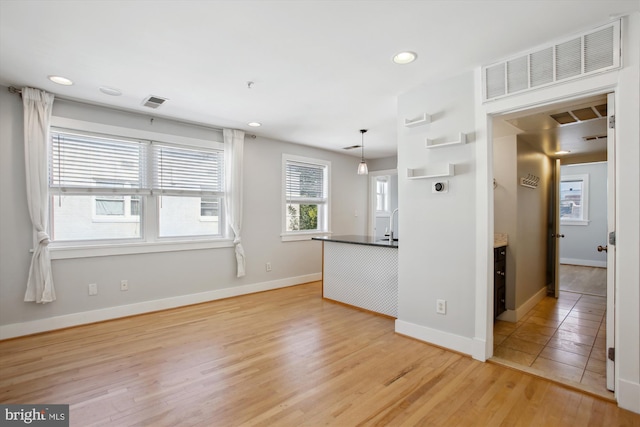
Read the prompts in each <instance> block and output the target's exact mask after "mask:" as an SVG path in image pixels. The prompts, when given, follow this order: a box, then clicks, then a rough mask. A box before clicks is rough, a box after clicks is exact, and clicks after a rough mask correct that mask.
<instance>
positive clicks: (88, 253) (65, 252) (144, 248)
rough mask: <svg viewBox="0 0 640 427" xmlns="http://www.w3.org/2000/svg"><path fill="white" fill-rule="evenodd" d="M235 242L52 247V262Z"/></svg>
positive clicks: (189, 248)
mask: <svg viewBox="0 0 640 427" xmlns="http://www.w3.org/2000/svg"><path fill="white" fill-rule="evenodd" d="M232 247H233V240H230V239H218V240H201V241H198V240H191V241H166V242H154V243H142V242H141V243H121V244H104V245H97V244H96V245H88V246H60V247H55V246H53V245H52V246H50V247H49V254H50V256H51V259H52V260H55V259H71V258H91V257H100V256H113V255H131V254H147V253H156V252H173V251H193V250H199V249H218V248H232Z"/></svg>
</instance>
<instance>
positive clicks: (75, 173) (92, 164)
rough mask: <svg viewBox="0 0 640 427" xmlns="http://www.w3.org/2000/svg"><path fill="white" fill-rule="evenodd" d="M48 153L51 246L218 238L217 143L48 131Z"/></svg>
mask: <svg viewBox="0 0 640 427" xmlns="http://www.w3.org/2000/svg"><path fill="white" fill-rule="evenodd" d="M50 156H51V158H50V170H49V186H50V193H51V209H50V212H51V233H50V234H51V236H52V241H53V242H54V247H55V246H56V245H58V246H65V245H66V246H68V245H70V244H71V242H72V243H73V244H75V245H78V244H79V245H83V244H84V245H86V244H92V245H96V244H100V243H104V244H108V243H124V242H132V243H136V242H138V243H157V242H162V239H173V240H175V239H177V238H180V239H183V240H185V239H186V240H193V239H211V238H221V237H224V234H225V231H226V227H225V222H224V216H223V211H224V209H223V206H224V192H223V191H224V183H223V177H224V152H223V150H222V148H221V145H220V147H218V148H217V149H205V148H195V147H185V146H178V145H172V144H168V143H156V142H147V141H139V140H132V139H127V138H121V137H113V136H103V135H100V136H97V135H93V134H89V133H82V132H75V131H67V130H61V129H52V130H51V150H50ZM65 242H66V243H65Z"/></svg>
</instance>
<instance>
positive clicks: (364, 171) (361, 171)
mask: <svg viewBox="0 0 640 427" xmlns="http://www.w3.org/2000/svg"><path fill="white" fill-rule="evenodd" d="M366 131H367V130H366V129H360V133H361V134H362V144H361V145H360V147H361V148H362V157H361V159H360V164H359V165H358V175H368V174H369V169H368V168H367V162H365V161H364V133H365V132H366Z"/></svg>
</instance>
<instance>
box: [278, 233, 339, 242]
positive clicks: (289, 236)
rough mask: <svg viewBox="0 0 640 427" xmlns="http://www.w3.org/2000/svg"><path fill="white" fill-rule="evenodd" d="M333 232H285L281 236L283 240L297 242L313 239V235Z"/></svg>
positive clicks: (328, 234)
mask: <svg viewBox="0 0 640 427" xmlns="http://www.w3.org/2000/svg"><path fill="white" fill-rule="evenodd" d="M330 235H331V232H330V231H326V232H321V231H311V232H304V231H302V232H299V233H283V234H281V235H280V238H281V239H282V241H283V242H296V241H300V240H311V239H312V238H313V237H322V236H330Z"/></svg>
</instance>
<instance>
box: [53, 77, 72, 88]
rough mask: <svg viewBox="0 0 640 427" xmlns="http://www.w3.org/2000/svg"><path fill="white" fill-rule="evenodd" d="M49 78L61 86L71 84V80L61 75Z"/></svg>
mask: <svg viewBox="0 0 640 427" xmlns="http://www.w3.org/2000/svg"><path fill="white" fill-rule="evenodd" d="M49 80H51V81H52V82H54V83H57V84H59V85H63V86H71V85H72V84H73V82H72V81H71V80H69V79H68V78H66V77H62V76H49Z"/></svg>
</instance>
